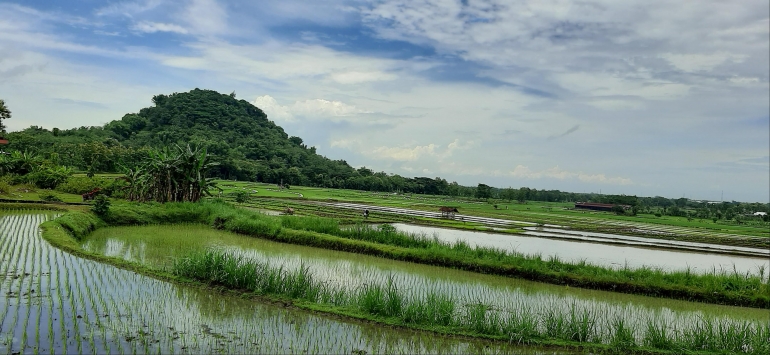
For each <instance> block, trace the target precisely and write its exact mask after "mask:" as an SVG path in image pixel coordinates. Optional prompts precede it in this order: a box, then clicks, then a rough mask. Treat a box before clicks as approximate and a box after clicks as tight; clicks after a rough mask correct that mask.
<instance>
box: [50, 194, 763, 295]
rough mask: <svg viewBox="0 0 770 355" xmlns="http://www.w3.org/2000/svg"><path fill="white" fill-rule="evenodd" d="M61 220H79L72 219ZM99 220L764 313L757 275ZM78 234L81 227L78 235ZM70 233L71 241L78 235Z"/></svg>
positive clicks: (231, 211)
mask: <svg viewBox="0 0 770 355" xmlns="http://www.w3.org/2000/svg"><path fill="white" fill-rule="evenodd" d="M63 217H67V218H68V219H72V218H74V219H75V220H78V219H79V218H77V217H76V216H72V214H66V215H65V216H63ZM102 218H103V219H104V221H105V222H107V223H108V224H110V225H144V224H159V223H205V224H207V225H209V226H212V227H214V228H217V229H224V230H227V231H231V232H236V233H240V234H246V235H251V236H256V237H261V238H265V239H271V240H275V241H279V242H286V243H293V244H301V245H309V246H314V247H320V248H326V249H333V250H342V251H349V252H356V253H362V254H369V255H375V256H380V257H385V258H390V259H395V260H404V261H410V262H417V263H423V264H429V265H436V266H445V267H452V268H458V269H464V270H468V271H474V272H482V273H486V274H494V275H501V276H511V277H521V278H525V279H529V280H535V281H543V282H548V283H554V284H566V285H571V286H578V287H584V288H593V289H602V290H610V291H617V292H626V293H635V294H644V295H651V296H658V297H668V298H678V299H685V300H695V301H703V302H709V303H719V304H731V305H741V306H749V307H757V308H770V281H768V280H767V279H766V276H765V275H764V274H763V275H762V276H753V275H742V274H738V273H731V272H727V271H714V272H712V273H710V274H705V275H698V274H692V273H690V272H686V271H684V272H666V271H661V270H655V269H650V268H641V269H620V270H614V269H609V268H604V267H598V266H594V265H590V264H587V263H585V262H579V263H570V262H565V261H561V260H558V259H557V258H549V259H543V258H541V257H540V256H537V255H535V256H528V255H521V254H518V253H510V252H507V251H502V250H497V249H493V248H484V247H475V248H471V247H469V246H468V245H467V244H465V243H455V244H451V245H450V244H446V243H442V242H440V241H438V240H433V239H431V238H425V237H421V236H413V235H408V234H403V233H398V232H395V231H393V230H390V229H388V228H387V227H383V228H380V229H375V228H372V227H369V226H364V225H359V226H356V227H355V228H352V229H342V228H340V227H339V224H338V222H337V221H335V220H333V219H326V218H318V217H316V218H309V217H293V216H283V217H271V216H266V215H263V214H260V213H257V212H252V211H248V210H243V209H237V208H235V207H233V206H231V205H228V204H225V203H220V202H213V203H197V204H192V203H174V204H146V205H134V204H120V205H118V204H116V205H114V206H112V207H111V208H110V213H109V214H108V215H107V216H104V217H102ZM85 224H86V225H87V224H88V223H85ZM94 228H95V227H94ZM83 229H84V228H83V227H80V228H79V229H77V230H83ZM73 230H76V229H73ZM73 234H74V235H75V236H76V237H80V236H82V235H83V233H73Z"/></svg>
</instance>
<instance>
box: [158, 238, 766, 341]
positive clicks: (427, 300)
mask: <svg viewBox="0 0 770 355" xmlns="http://www.w3.org/2000/svg"><path fill="white" fill-rule="evenodd" d="M172 270H173V271H172V272H173V273H175V274H176V275H179V276H183V277H188V278H192V279H196V280H200V281H205V282H208V283H212V284H214V285H222V286H225V287H228V288H232V289H237V290H246V291H251V292H255V293H257V294H261V295H273V296H280V297H285V298H288V299H292V300H300V301H305V302H313V303H320V304H327V305H330V306H333V307H335V308H337V309H339V308H341V309H342V310H344V311H347V312H349V313H353V314H355V313H362V314H363V315H364V316H365V317H371V318H374V319H378V320H388V321H389V322H393V323H396V324H401V325H407V326H409V325H422V326H429V327H431V328H448V329H450V330H451V331H454V332H458V333H461V334H473V335H480V336H487V337H492V338H497V339H508V340H510V341H516V342H518V343H533V342H538V341H543V340H561V341H565V342H567V343H568V344H589V345H594V346H596V345H598V344H603V345H608V346H609V347H608V349H612V350H615V351H618V352H623V353H626V352H629V351H634V350H635V349H638V348H642V349H643V350H648V351H650V350H651V351H656V350H657V351H671V350H673V351H676V352H687V351H707V352H713V353H721V352H723V351H724V352H743V353H753V354H765V353H766V352H767V351H770V343H768V342H767V341H766V340H767V338H768V336H770V324H762V323H759V324H751V323H749V322H743V323H733V322H729V321H714V320H712V319H709V318H704V319H702V320H701V323H700V324H698V325H697V326H696V330H694V331H684V332H680V333H674V332H670V331H668V330H667V329H668V325H667V324H666V323H665V321H662V320H660V319H654V318H651V319H648V320H647V323H646V324H647V326H646V329H644V331H642V329H633V328H631V327H630V326H628V325H627V324H626V323H625V321H624V320H623V319H622V318H618V319H617V320H616V321H615V322H613V323H612V324H611V325H610V326H611V328H612V330H611V331H610V332H608V333H607V334H606V335H605V334H603V332H602V331H601V326H600V325H599V324H597V321H596V319H595V314H594V312H595V311H594V310H592V309H590V308H585V307H581V306H578V305H576V304H573V305H572V306H571V307H570V308H569V309H568V310H567V311H566V312H565V311H562V310H561V309H559V308H551V309H550V310H544V309H538V310H533V309H529V308H526V307H521V308H520V309H518V310H517V311H516V312H515V313H508V312H503V311H500V310H496V309H495V308H494V307H492V306H491V305H487V304H484V303H476V304H462V303H460V302H458V300H455V299H453V298H452V297H451V296H447V295H444V294H443V293H441V292H437V291H430V290H428V291H425V292H424V293H423V294H422V295H418V296H409V295H407V294H406V293H405V292H404V291H403V290H400V289H398V287H397V286H396V285H395V283H394V282H393V279H392V278H391V279H390V280H388V282H386V283H385V284H376V283H371V284H364V285H363V286H361V287H360V288H359V289H358V290H357V291H355V292H352V293H351V292H347V290H345V289H343V288H339V287H335V286H332V285H330V284H329V283H325V282H322V281H319V280H316V279H315V278H314V277H313V274H312V273H311V272H310V270H309V269H308V268H307V267H300V268H299V269H297V270H295V271H287V270H286V269H285V268H284V267H283V266H282V265H278V266H276V265H270V264H267V263H263V262H259V261H254V260H249V259H244V258H242V257H239V256H237V255H233V254H230V253H226V252H222V251H206V252H199V253H192V254H190V255H189V256H187V257H185V258H182V259H179V260H177V262H176V263H175V264H174V266H173V269H172ZM642 333H643V334H644V336H643V338H642V339H640V340H639V341H637V340H636V339H635V337H634V335H633V334H642Z"/></svg>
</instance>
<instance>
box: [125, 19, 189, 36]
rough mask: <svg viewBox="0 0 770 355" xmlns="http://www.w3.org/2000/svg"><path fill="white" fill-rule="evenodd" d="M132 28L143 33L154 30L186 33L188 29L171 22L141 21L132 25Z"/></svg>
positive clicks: (153, 31)
mask: <svg viewBox="0 0 770 355" xmlns="http://www.w3.org/2000/svg"><path fill="white" fill-rule="evenodd" d="M134 30H136V31H139V32H144V33H155V32H173V33H179V34H187V33H188V31H187V29H185V28H184V27H182V26H179V25H175V24H173V23H159V22H148V21H142V22H139V23H137V24H136V25H134Z"/></svg>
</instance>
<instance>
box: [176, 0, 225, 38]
mask: <svg viewBox="0 0 770 355" xmlns="http://www.w3.org/2000/svg"><path fill="white" fill-rule="evenodd" d="M188 3H189V5H188V6H187V8H186V9H185V10H184V11H183V12H182V14H180V15H179V16H178V18H179V19H180V20H182V21H184V22H187V25H188V27H189V28H191V29H192V32H195V33H196V34H200V35H206V36H214V35H220V34H223V33H226V32H228V26H227V17H228V15H227V11H226V10H225V8H224V7H223V6H222V5H221V4H220V3H219V2H217V1H216V0H188Z"/></svg>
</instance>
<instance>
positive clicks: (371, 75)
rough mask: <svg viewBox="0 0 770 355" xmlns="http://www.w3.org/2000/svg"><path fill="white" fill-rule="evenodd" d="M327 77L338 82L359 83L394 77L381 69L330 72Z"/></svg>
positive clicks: (394, 77)
mask: <svg viewBox="0 0 770 355" xmlns="http://www.w3.org/2000/svg"><path fill="white" fill-rule="evenodd" d="M329 78H331V79H332V80H334V81H336V82H338V83H340V84H360V83H365V82H369V81H387V80H393V79H396V76H395V75H393V74H388V73H384V72H381V71H370V72H359V71H348V72H341V73H332V74H331V75H329Z"/></svg>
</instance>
